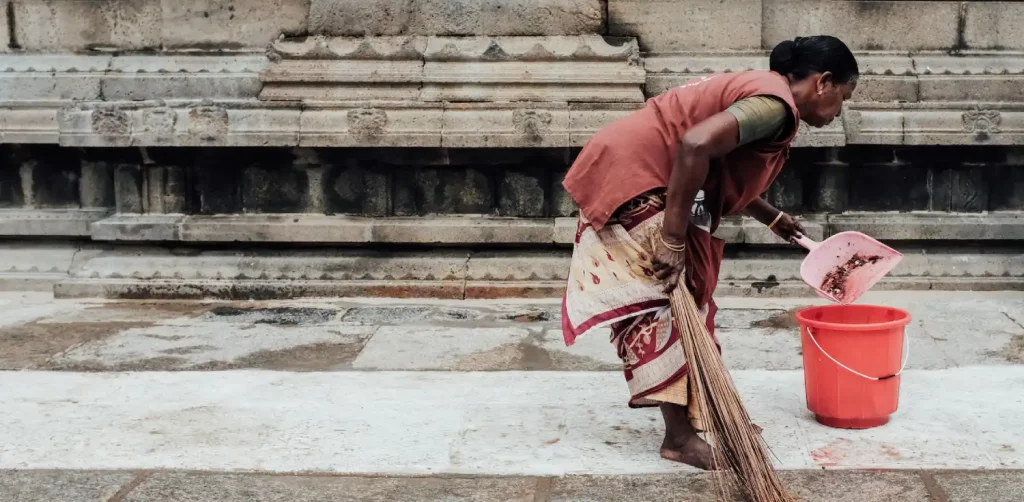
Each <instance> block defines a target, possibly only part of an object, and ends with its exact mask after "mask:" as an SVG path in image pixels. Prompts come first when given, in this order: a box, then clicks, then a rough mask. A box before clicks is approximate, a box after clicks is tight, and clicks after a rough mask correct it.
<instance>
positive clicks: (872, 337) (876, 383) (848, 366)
mask: <svg viewBox="0 0 1024 502" xmlns="http://www.w3.org/2000/svg"><path fill="white" fill-rule="evenodd" d="M796 320H797V322H798V323H799V324H800V343H801V345H802V346H803V355H804V390H805V391H806V393H807V409H809V410H811V412H812V413H814V416H815V418H816V419H817V420H818V422H820V423H822V424H824V425H827V426H829V427H837V428H841V429H868V428H871V427H878V426H879V425H884V424H886V423H888V422H889V416H890V415H892V414H893V413H895V412H896V409H897V408H898V407H899V400H900V374H901V373H903V368H905V367H906V363H907V356H908V355H909V346H907V345H905V344H906V343H907V342H908V341H909V340H907V337H906V333H905V328H906V326H907V324H910V314H909V313H907V312H906V311H904V310H900V309H895V308H890V307H878V306H872V305H829V306H824V307H812V308H808V309H805V310H802V311H800V312H797V314H796Z"/></svg>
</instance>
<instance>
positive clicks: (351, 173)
mask: <svg viewBox="0 0 1024 502" xmlns="http://www.w3.org/2000/svg"><path fill="white" fill-rule="evenodd" d="M391 171H392V170H391V169H389V168H387V167H385V166H382V165H379V164H376V163H365V164H364V163H346V164H342V165H336V166H333V167H331V168H329V169H328V172H327V173H326V175H325V176H324V186H323V189H324V190H325V193H326V194H327V196H326V197H325V202H326V204H327V210H328V211H329V212H330V213H334V214H363V215H367V216H385V215H387V214H388V213H389V211H390V210H391V192H392V188H391V183H392V175H391Z"/></svg>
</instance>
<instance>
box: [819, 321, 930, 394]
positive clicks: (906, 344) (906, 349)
mask: <svg viewBox="0 0 1024 502" xmlns="http://www.w3.org/2000/svg"><path fill="white" fill-rule="evenodd" d="M807 336H809V337H810V338H811V341H812V342H814V346H815V347H817V348H818V350H820V351H821V353H822V354H825V357H827V358H829V360H830V361H832V362H834V363H836V366H839V367H840V368H842V369H844V370H846V371H849V372H850V373H853V374H854V375H857V376H859V377H861V378H866V379H868V380H874V381H881V380H888V379H890V378H896V377H898V376H900V375H901V374H902V373H903V370H904V369H906V368H907V361H908V360H910V336H908V335H907V334H906V333H904V334H903V364H902V365H900V370H899V371H897V372H896V373H895V374H892V375H889V376H884V377H873V376H867V375H865V374H863V373H861V372H859V371H857V370H854V369H852V368H850V367H849V366H847V365H845V364H843V363H841V362H839V361H836V358H834V357H832V355H831V354H829V353H828V352H825V349H823V348H821V345H819V344H818V339H817V338H815V337H814V333H812V332H811V328H810V327H808V328H807Z"/></svg>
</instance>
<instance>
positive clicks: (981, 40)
mask: <svg viewBox="0 0 1024 502" xmlns="http://www.w3.org/2000/svg"><path fill="white" fill-rule="evenodd" d="M963 29H964V44H965V45H966V46H967V47H966V48H968V49H977V50H995V51H1019V50H1024V38H1022V37H1021V31H1022V30H1024V5H1022V4H1021V3H1020V2H977V1H976V2H967V14H966V18H965V20H964V28H963Z"/></svg>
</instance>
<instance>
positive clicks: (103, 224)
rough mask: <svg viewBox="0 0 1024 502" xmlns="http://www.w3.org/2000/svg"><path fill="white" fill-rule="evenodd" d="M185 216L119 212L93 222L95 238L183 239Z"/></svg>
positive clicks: (105, 239) (150, 240)
mask: <svg viewBox="0 0 1024 502" xmlns="http://www.w3.org/2000/svg"><path fill="white" fill-rule="evenodd" d="M183 219H184V216H181V215H166V214H119V215H115V216H111V217H110V218H106V219H103V220H100V221H97V222H95V223H93V224H92V234H91V237H92V239H93V240H97V241H144V242H173V241H178V240H181V228H180V225H181V221H182V220H183Z"/></svg>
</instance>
